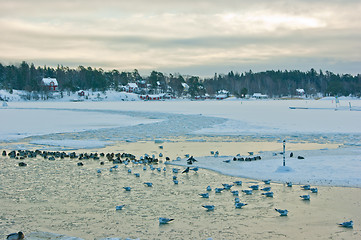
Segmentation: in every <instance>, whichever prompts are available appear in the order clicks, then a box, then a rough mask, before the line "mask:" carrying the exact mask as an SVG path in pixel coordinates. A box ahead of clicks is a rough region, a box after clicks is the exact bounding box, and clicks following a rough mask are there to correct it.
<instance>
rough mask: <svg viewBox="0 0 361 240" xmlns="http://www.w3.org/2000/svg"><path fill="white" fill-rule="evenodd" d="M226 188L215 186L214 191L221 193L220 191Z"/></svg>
mask: <svg viewBox="0 0 361 240" xmlns="http://www.w3.org/2000/svg"><path fill="white" fill-rule="evenodd" d="M223 190H224V188H215V189H214V191H215V192H216V193H220V192H222V191H223Z"/></svg>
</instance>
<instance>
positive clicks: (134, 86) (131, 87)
mask: <svg viewBox="0 0 361 240" xmlns="http://www.w3.org/2000/svg"><path fill="white" fill-rule="evenodd" d="M122 90H123V91H125V92H128V93H134V92H138V91H139V88H138V85H137V84H136V83H128V84H127V85H126V86H124V87H122Z"/></svg>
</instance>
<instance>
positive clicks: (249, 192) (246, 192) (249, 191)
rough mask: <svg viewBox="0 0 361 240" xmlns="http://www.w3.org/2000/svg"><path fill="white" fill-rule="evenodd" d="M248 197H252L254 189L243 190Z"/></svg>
mask: <svg viewBox="0 0 361 240" xmlns="http://www.w3.org/2000/svg"><path fill="white" fill-rule="evenodd" d="M242 192H244V193H245V194H246V195H252V189H246V190H242Z"/></svg>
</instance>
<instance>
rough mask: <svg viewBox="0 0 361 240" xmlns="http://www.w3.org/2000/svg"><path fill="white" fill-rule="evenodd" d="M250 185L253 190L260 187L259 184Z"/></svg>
mask: <svg viewBox="0 0 361 240" xmlns="http://www.w3.org/2000/svg"><path fill="white" fill-rule="evenodd" d="M249 187H250V188H252V190H258V189H259V186H258V185H252V186H249Z"/></svg>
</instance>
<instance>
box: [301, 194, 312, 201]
mask: <svg viewBox="0 0 361 240" xmlns="http://www.w3.org/2000/svg"><path fill="white" fill-rule="evenodd" d="M300 197H301V198H302V199H303V200H310V195H302V196H300Z"/></svg>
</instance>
